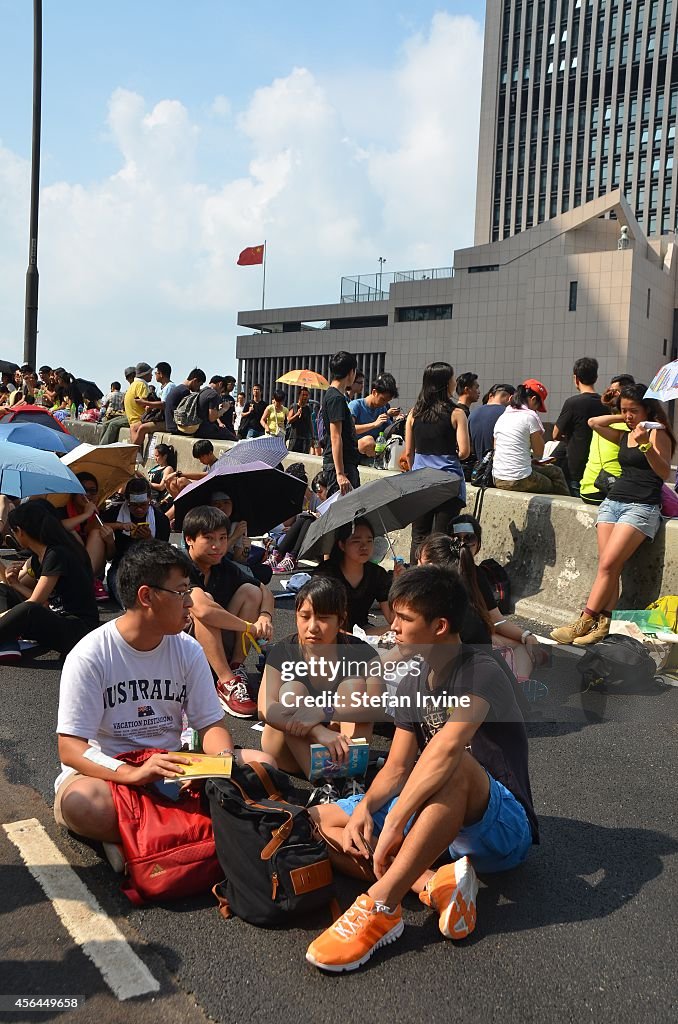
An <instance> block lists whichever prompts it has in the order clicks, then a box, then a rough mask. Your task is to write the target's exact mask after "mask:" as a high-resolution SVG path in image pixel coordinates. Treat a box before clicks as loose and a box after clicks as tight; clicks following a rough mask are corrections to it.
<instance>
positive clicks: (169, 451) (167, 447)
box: [155, 443, 177, 469]
mask: <svg viewBox="0 0 678 1024" xmlns="http://www.w3.org/2000/svg"><path fill="white" fill-rule="evenodd" d="M155 450H156V453H157V454H158V455H162V456H163V457H164V458H166V459H167V465H168V466H170V467H171V468H172V469H176V468H177V450H176V448H175V447H174V445H173V444H164V443H161V444H156V446H155Z"/></svg>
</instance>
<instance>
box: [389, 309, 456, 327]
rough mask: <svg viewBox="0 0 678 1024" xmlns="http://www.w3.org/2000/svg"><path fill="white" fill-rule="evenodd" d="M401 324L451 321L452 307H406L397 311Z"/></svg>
mask: <svg viewBox="0 0 678 1024" xmlns="http://www.w3.org/2000/svg"><path fill="white" fill-rule="evenodd" d="M396 313H397V317H396V318H397V321H398V322H399V323H412V322H413V321H418V320H451V319H452V306H451V305H450V306H405V307H403V308H401V309H398V310H397V311H396Z"/></svg>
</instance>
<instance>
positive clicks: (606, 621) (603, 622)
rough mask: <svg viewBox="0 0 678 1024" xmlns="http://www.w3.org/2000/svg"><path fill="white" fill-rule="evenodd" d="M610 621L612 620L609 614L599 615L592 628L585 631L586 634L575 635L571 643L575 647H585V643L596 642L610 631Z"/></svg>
mask: <svg viewBox="0 0 678 1024" xmlns="http://www.w3.org/2000/svg"><path fill="white" fill-rule="evenodd" d="M611 621H612V620H611V618H610V617H609V615H599V616H598V621H597V622H596V624H595V626H594V627H593V629H592V630H591V631H590V632H589V633H587V634H586V636H579V637H577V639H576V640H573V641H572V643H573V644H574V645H575V646H576V647H585V646H586V645H587V644H595V643H598V641H599V640H602V639H603V638H604V637H606V636H607V634H608V633H609V632H610V622H611Z"/></svg>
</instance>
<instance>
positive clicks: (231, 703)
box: [217, 666, 257, 718]
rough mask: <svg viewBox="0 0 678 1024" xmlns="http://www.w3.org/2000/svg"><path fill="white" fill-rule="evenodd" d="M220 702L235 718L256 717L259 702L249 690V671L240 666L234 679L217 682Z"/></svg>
mask: <svg viewBox="0 0 678 1024" xmlns="http://www.w3.org/2000/svg"><path fill="white" fill-rule="evenodd" d="M217 697H218V698H219V703H220V704H221V706H222V708H223V709H224V711H225V712H226V714H228V715H232V716H233V718H255V717H256V714H257V704H256V701H253V700H252V698H251V697H250V695H249V693H248V691H247V673H246V672H245V669H244V668H243V667H242V666H239V667H238V668H237V669H236V670H235V673H234V675H233V678H232V679H227V680H226V681H225V682H224V681H222V680H219V682H218V683H217Z"/></svg>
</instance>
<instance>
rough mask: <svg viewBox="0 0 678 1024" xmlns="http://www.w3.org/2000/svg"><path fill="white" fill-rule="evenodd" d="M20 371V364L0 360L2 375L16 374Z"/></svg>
mask: <svg viewBox="0 0 678 1024" xmlns="http://www.w3.org/2000/svg"><path fill="white" fill-rule="evenodd" d="M18 369H20V367H19V364H18V363H11V362H9V361H8V360H7V359H0V373H14V372H15V371H16V370H18Z"/></svg>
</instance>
